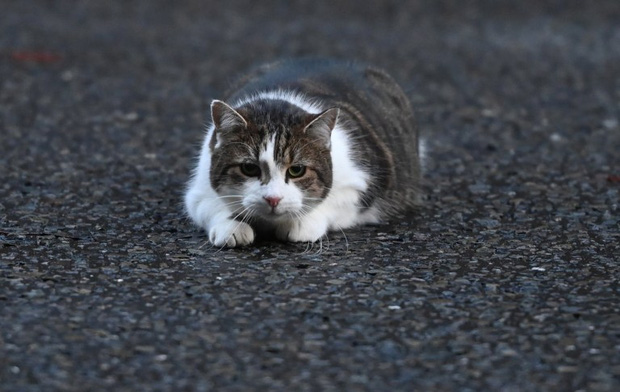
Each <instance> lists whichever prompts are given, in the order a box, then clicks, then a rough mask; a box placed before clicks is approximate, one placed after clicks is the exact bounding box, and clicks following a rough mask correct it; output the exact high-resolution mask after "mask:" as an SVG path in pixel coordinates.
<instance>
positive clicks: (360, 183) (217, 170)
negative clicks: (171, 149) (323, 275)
mask: <svg viewBox="0 0 620 392" xmlns="http://www.w3.org/2000/svg"><path fill="white" fill-rule="evenodd" d="M227 102H228V104H227V103H224V102H222V101H214V102H213V104H212V107H211V112H212V124H211V126H210V127H209V128H208V130H207V134H206V137H205V141H204V144H203V148H202V152H201V155H200V160H199V163H198V167H197V169H196V171H195V173H194V176H193V177H192V179H191V181H190V184H189V188H188V191H187V193H186V198H185V202H186V208H187V212H188V214H189V216H190V217H191V218H192V220H193V221H194V222H195V223H196V224H197V225H198V226H200V227H202V228H204V229H205V230H207V232H208V233H209V239H210V241H211V242H212V243H213V244H215V245H216V246H240V245H246V244H249V243H251V242H253V240H254V234H255V230H259V231H262V230H268V231H273V232H274V233H275V235H276V236H277V237H278V238H280V239H282V240H287V241H310V242H313V241H317V240H318V239H320V238H321V237H322V236H323V235H325V234H326V233H327V231H329V230H336V229H344V228H347V227H351V226H354V225H359V224H364V223H373V222H378V221H380V220H381V219H384V218H387V217H389V216H392V215H394V214H397V213H399V212H402V211H403V210H405V209H407V208H409V207H411V206H412V205H413V204H414V203H415V201H416V199H417V197H418V191H417V185H418V183H419V175H420V173H419V172H420V162H419V154H418V131H417V127H416V124H415V120H414V117H413V112H412V109H411V107H410V104H409V101H408V100H407V98H406V96H405V95H404V93H403V92H402V90H401V89H400V88H399V87H398V86H397V84H396V83H395V82H394V81H393V80H392V79H391V78H390V77H389V76H388V75H387V74H386V73H385V72H383V71H381V70H378V69H375V68H372V67H368V66H364V65H359V64H354V63H342V62H334V61H325V60H299V61H285V62H279V63H273V64H268V65H265V66H262V67H259V68H257V69H255V70H253V71H251V72H250V73H248V74H247V75H246V76H245V77H244V78H242V79H241V80H240V81H239V83H238V84H237V85H236V86H234V88H233V91H232V93H231V94H230V95H229V97H228V99H227Z"/></svg>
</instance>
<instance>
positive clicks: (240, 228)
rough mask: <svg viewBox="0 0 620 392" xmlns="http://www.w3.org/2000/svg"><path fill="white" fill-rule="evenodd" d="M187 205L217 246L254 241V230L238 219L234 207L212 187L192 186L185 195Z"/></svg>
mask: <svg viewBox="0 0 620 392" xmlns="http://www.w3.org/2000/svg"><path fill="white" fill-rule="evenodd" d="M185 207H186V209H187V213H188V215H189V216H190V218H191V219H192V220H193V221H194V223H195V224H196V225H198V226H200V227H202V228H203V229H204V230H205V231H206V232H207V233H208V235H209V241H210V242H211V243H212V244H213V245H215V246H228V247H236V246H243V245H248V244H251V243H252V242H254V230H253V229H252V227H251V226H250V225H248V224H247V223H245V222H240V221H237V220H235V219H233V218H235V216H234V215H233V214H234V211H233V209H231V208H230V206H229V205H228V204H227V203H226V202H225V201H224V199H222V198H221V197H219V196H218V195H217V193H215V191H214V190H213V189H211V187H210V186H209V187H203V188H202V189H199V187H198V186H195V185H194V186H192V187H190V189H189V191H188V192H187V194H186V195H185Z"/></svg>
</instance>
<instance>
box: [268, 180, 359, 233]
mask: <svg viewBox="0 0 620 392" xmlns="http://www.w3.org/2000/svg"><path fill="white" fill-rule="evenodd" d="M358 200H359V192H358V191H357V190H356V189H352V188H351V189H339V190H338V191H337V192H332V194H331V196H328V197H327V198H326V199H325V200H324V201H323V202H322V203H321V204H319V205H318V206H317V207H316V208H314V209H313V210H312V211H310V212H309V213H308V214H306V215H304V216H303V217H301V218H299V219H293V220H291V221H289V222H287V223H286V224H282V225H279V226H278V227H277V228H276V237H277V238H278V239H280V240H283V241H292V242H316V241H318V240H319V239H320V238H321V237H323V236H324V235H326V234H327V232H328V231H329V230H341V229H345V228H348V227H351V226H355V225H356V224H358V220H359V207H358V205H357V202H358Z"/></svg>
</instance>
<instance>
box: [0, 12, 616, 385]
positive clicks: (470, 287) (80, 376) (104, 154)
mask: <svg viewBox="0 0 620 392" xmlns="http://www.w3.org/2000/svg"><path fill="white" fill-rule="evenodd" d="M202 3H203V2H200V1H175V2H167V1H116V2H95V1H53V2H50V1H17V0H16V1H8V0H5V1H2V4H1V7H0V8H1V9H2V11H1V13H0V390H2V391H39V390H41V391H51V390H62V391H90V390H108V391H112V390H113V391H130V390H136V391H137V390H140V391H145V390H162V391H163V390H174V391H185V390H187V391H216V390H217V391H253V390H257V391H258V390H269V391H411V390H425V391H537V390H538V391H617V390H620V305H619V304H620V286H619V280H620V266H619V257H620V256H619V255H620V245H619V244H620V227H619V226H620V223H619V207H618V203H619V191H620V125H619V123H620V66H619V64H620V23H618V21H620V7H619V6H618V3H617V1H615V0H611V1H596V2H577V1H568V2H564V1H544V2H541V1H534V0H531V1H522V2H508V1H499V2H497V1H496V2H491V1H477V2H467V4H468V5H467V6H463V5H462V3H461V2H456V1H432V2H431V1H428V2H421V1H407V2H405V1H402V2H396V1H365V2H358V1H352V0H351V1H333V2H329V3H330V4H331V5H328V2H323V3H319V2H311V1H299V2H295V1H276V0H269V1H260V2H258V1H249V0H248V1H243V2H242V1H229V2H226V5H224V2H221V4H216V2H210V3H209V4H202ZM205 3H206V2H205ZM218 3H220V2H218ZM513 4H514V5H513ZM303 55H320V56H332V57H339V58H345V59H359V60H364V61H367V62H370V63H374V64H376V65H379V66H381V67H383V68H386V69H387V70H389V71H390V72H391V73H392V74H393V75H394V76H395V77H396V79H398V80H399V81H400V82H401V83H402V85H403V86H404V87H405V89H406V90H407V93H408V95H409V96H410V98H411V100H412V102H413V104H414V106H415V108H416V114H417V116H418V120H419V123H420V126H421V129H422V130H423V132H424V134H425V136H426V138H427V139H428V143H429V147H430V152H429V159H428V162H427V165H426V173H425V193H426V195H425V197H424V205H423V206H422V207H421V208H420V209H419V210H418V211H415V212H414V213H412V214H411V215H410V216H408V217H406V218H403V219H402V220H398V221H394V222H391V223H389V224H385V225H379V226H374V227H364V228H360V229H355V230H350V231H347V232H346V233H345V234H346V235H345V234H342V233H334V234H331V235H330V236H329V240H328V241H324V243H323V245H322V248H321V247H318V246H314V247H312V248H308V247H306V246H305V245H296V244H282V243H277V242H268V241H267V242H261V243H258V244H256V245H255V246H251V247H248V248H244V249H235V250H219V249H213V248H211V247H210V246H209V245H208V244H207V243H206V238H205V236H204V234H203V233H201V232H199V231H198V230H196V229H195V228H194V227H192V226H191V225H190V224H189V222H188V221H187V219H186V218H185V217H184V216H183V213H182V208H181V198H182V193H183V189H184V186H185V182H186V180H187V178H188V175H189V171H190V168H191V167H192V164H193V157H194V156H195V154H196V153H197V151H198V146H199V143H200V139H201V136H202V125H203V123H204V121H206V120H207V117H206V116H207V108H208V105H209V102H210V99H212V98H217V97H219V96H220V94H221V93H222V92H223V91H224V89H225V88H226V86H227V84H228V83H229V81H230V80H232V79H233V78H234V76H235V75H237V74H238V73H240V72H243V70H244V69H246V68H247V67H248V66H250V65H254V64H256V63H259V62H263V61H269V60H273V59H276V58H280V57H291V56H303Z"/></svg>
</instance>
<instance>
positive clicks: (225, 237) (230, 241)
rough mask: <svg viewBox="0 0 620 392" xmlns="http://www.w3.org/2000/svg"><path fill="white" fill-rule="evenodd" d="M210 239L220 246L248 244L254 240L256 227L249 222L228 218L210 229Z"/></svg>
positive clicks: (231, 246) (232, 246)
mask: <svg viewBox="0 0 620 392" xmlns="http://www.w3.org/2000/svg"><path fill="white" fill-rule="evenodd" d="M209 241H211V243H212V244H213V245H215V246H219V247H221V246H227V247H230V248H234V247H236V246H243V245H248V244H251V243H252V242H254V229H252V227H251V226H250V225H248V224H247V223H244V222H238V221H235V220H232V219H228V220H226V221H224V222H222V223H219V224H217V225H216V226H214V227H212V228H211V230H209Z"/></svg>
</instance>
